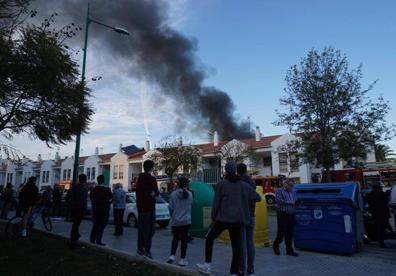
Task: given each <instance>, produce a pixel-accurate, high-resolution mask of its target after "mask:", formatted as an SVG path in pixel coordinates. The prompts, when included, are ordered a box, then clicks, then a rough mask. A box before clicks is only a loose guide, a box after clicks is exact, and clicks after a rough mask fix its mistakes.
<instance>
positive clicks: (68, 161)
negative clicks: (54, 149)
mask: <svg viewBox="0 0 396 276" xmlns="http://www.w3.org/2000/svg"><path fill="white" fill-rule="evenodd" d="M73 165H74V158H73V157H66V158H65V159H64V160H63V161H62V163H61V181H71V180H73Z"/></svg>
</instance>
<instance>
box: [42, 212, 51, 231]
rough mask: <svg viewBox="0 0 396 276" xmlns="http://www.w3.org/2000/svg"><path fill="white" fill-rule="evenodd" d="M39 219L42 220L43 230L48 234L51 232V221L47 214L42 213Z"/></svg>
mask: <svg viewBox="0 0 396 276" xmlns="http://www.w3.org/2000/svg"><path fill="white" fill-rule="evenodd" d="M41 219H42V220H43V224H44V227H45V230H47V231H48V232H51V231H52V221H51V217H50V216H49V215H48V212H46V211H44V212H43V214H42V215H41Z"/></svg>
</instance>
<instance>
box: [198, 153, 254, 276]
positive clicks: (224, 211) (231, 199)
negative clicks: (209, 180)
mask: <svg viewBox="0 0 396 276" xmlns="http://www.w3.org/2000/svg"><path fill="white" fill-rule="evenodd" d="M225 171H226V175H225V178H224V180H222V181H220V182H219V183H217V184H216V191H215V197H214V200H213V207H212V221H213V223H212V226H211V227H210V229H209V231H208V233H207V234H206V238H205V262H204V263H201V264H197V266H198V270H199V271H200V272H201V273H203V274H208V275H209V274H211V262H212V252H213V243H214V240H215V239H216V238H217V237H218V236H219V235H220V234H221V233H222V232H224V231H225V230H228V233H229V235H230V240H231V247H232V262H231V268H230V274H231V275H244V272H243V271H241V254H242V250H241V235H242V228H243V227H244V225H247V224H250V213H249V202H251V201H260V200H261V197H260V195H259V194H258V193H257V192H256V191H255V190H254V189H252V187H250V186H249V184H247V183H246V182H244V181H241V180H240V178H239V176H238V175H237V174H236V164H235V162H234V161H228V162H227V164H226V165H225Z"/></svg>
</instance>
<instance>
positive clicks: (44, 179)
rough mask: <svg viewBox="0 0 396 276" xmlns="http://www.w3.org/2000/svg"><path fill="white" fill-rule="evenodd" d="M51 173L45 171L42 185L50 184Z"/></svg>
mask: <svg viewBox="0 0 396 276" xmlns="http://www.w3.org/2000/svg"><path fill="white" fill-rule="evenodd" d="M49 173H50V172H49V171H43V175H42V176H41V182H42V183H48V182H49Z"/></svg>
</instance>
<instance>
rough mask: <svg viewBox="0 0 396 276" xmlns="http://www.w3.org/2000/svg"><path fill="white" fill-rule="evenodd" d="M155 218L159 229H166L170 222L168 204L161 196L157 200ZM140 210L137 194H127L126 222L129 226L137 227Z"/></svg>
mask: <svg viewBox="0 0 396 276" xmlns="http://www.w3.org/2000/svg"><path fill="white" fill-rule="evenodd" d="M155 216H156V221H157V224H158V226H159V227H161V228H165V227H167V226H168V224H169V221H170V213H169V208H168V203H167V202H166V201H165V200H164V199H163V198H162V197H160V196H158V197H156V198H155ZM137 218H138V210H137V206H136V193H127V194H126V206H125V212H124V222H125V223H126V224H127V225H128V226H132V227H135V228H136V227H137Z"/></svg>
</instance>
